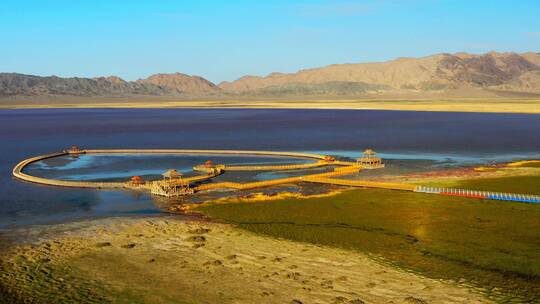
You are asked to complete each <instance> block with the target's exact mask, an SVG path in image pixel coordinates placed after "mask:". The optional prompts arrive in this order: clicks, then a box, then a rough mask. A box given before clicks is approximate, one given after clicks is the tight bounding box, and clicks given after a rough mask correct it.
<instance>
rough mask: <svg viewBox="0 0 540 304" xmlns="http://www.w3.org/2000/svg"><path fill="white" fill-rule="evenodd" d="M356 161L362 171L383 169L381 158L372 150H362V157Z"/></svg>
mask: <svg viewBox="0 0 540 304" xmlns="http://www.w3.org/2000/svg"><path fill="white" fill-rule="evenodd" d="M356 161H357V163H358V164H360V165H361V166H362V167H363V168H364V169H378V168H384V163H383V160H382V158H380V157H377V152H375V151H374V150H373V149H366V150H364V152H363V155H362V157H360V158H358V159H357V160H356Z"/></svg>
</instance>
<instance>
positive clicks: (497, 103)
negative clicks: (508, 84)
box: [0, 98, 540, 114]
mask: <svg viewBox="0 0 540 304" xmlns="http://www.w3.org/2000/svg"><path fill="white" fill-rule="evenodd" d="M0 108H18V109H21V108H248V109H255V108H272V109H369V110H402V111H435V112H445V111H455V112H486V113H488V112H489V113H530V114H539V113H540V100H539V99H506V98H493V99H487V98H470V99H445V100H435V99H425V100H424V99H416V100H376V99H346V100H196V101H179V100H163V99H113V98H108V99H91V98H90V99H77V100H71V99H65V100H59V101H33V100H5V99H4V100H0Z"/></svg>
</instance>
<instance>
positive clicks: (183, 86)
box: [137, 73, 221, 94]
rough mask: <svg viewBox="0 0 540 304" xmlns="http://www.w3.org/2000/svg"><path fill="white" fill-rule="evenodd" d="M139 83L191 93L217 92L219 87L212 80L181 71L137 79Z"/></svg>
mask: <svg viewBox="0 0 540 304" xmlns="http://www.w3.org/2000/svg"><path fill="white" fill-rule="evenodd" d="M137 83H140V84H152V85H156V86H158V87H162V88H169V89H173V90H175V91H177V92H188V93H193V94H201V93H202V94H207V93H217V92H219V91H221V89H220V88H219V87H218V86H216V85H215V84H213V83H212V82H210V81H208V80H206V79H204V78H202V77H199V76H189V75H186V74H182V73H174V74H155V75H152V76H150V77H148V78H146V79H141V80H137Z"/></svg>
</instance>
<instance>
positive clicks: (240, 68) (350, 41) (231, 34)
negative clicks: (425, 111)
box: [0, 0, 540, 82]
mask: <svg viewBox="0 0 540 304" xmlns="http://www.w3.org/2000/svg"><path fill="white" fill-rule="evenodd" d="M2 2H3V3H2V4H1V6H0V39H1V40H0V41H1V45H0V71H1V72H19V73H26V74H36V75H58V76H82V77H94V76H102V75H105V76H106V75H117V76H120V77H122V78H125V79H127V80H134V79H137V78H142V77H146V76H148V75H150V74H153V73H157V72H167V73H169V72H183V73H187V74H195V75H200V76H203V77H205V78H207V79H209V80H211V81H214V82H220V81H222V80H234V79H236V78H238V77H240V76H243V75H246V74H250V75H265V74H268V73H270V72H274V71H279V72H293V71H297V70H299V69H303V68H310V67H318V66H324V65H327V64H332V63H351V62H372V61H384V60H388V59H393V58H395V57H405V56H414V57H416V56H425V55H429V54H433V53H440V52H459V51H466V52H472V53H483V52H487V51H491V50H496V51H515V52H525V51H540V17H539V16H540V1H528V0H523V1H519V0H514V1H497V0H491V1H487V0H477V1H475V0H468V1H461V0H452V1H450V0H402V1H390V0H379V1H375V0H372V1H280V0H277V1H233V0H229V1H204V0H199V1H180V0H178V1H172V0H170V1H167V0H162V1H159V0H153V1H151V0H108V1H105V0H93V1H86V0H78V1H74V0H26V1H25V0H18V1H14V0H13V1H7V0H6V1H2Z"/></svg>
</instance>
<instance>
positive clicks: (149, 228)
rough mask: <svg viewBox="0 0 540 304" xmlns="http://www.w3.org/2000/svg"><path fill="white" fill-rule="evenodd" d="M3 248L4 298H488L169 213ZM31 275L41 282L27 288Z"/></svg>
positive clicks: (362, 258)
mask: <svg viewBox="0 0 540 304" xmlns="http://www.w3.org/2000/svg"><path fill="white" fill-rule="evenodd" d="M25 233H26V234H30V235H32V236H33V237H37V242H36V243H35V244H33V245H19V246H15V247H12V248H11V249H9V250H7V251H5V252H4V253H3V254H2V255H3V257H2V275H1V281H0V282H1V283H2V288H3V290H4V291H6V290H7V291H9V294H10V295H11V296H13V295H15V297H19V298H26V299H31V298H33V297H41V299H55V300H56V301H58V300H59V299H68V300H74V299H76V300H77V301H82V302H130V301H132V300H133V301H134V299H136V300H137V301H135V302H147V303H296V304H297V303H357V304H358V303H489V302H490V301H489V300H488V299H486V298H484V297H483V296H482V295H480V294H478V293H475V292H473V291H472V290H471V289H470V288H469V287H468V286H465V285H463V284H458V283H452V282H447V281H440V280H433V279H428V278H425V277H422V276H419V275H417V274H413V273H408V272H404V271H401V270H398V269H394V268H392V267H389V266H387V265H384V264H381V263H379V262H376V261H374V260H373V259H370V258H369V257H368V256H366V255H363V254H361V253H357V252H353V251H346V250H341V249H335V248H328V247H319V246H314V245H310V244H303V243H296V242H292V241H287V240H281V239H274V238H269V237H263V236H259V235H255V234H252V233H249V232H246V231H243V230H240V229H236V228H234V227H232V226H230V225H226V224H218V223H209V222H200V221H195V222H186V221H182V220H178V219H175V218H173V217H162V218H143V219H140V218H139V219H125V218H124V219H110V220H95V221H89V222H83V223H77V224H69V225H60V226H57V227H49V228H47V229H46V233H43V232H41V233H37V232H35V231H33V230H26V231H25ZM36 282H40V283H39V284H37V285H36Z"/></svg>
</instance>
